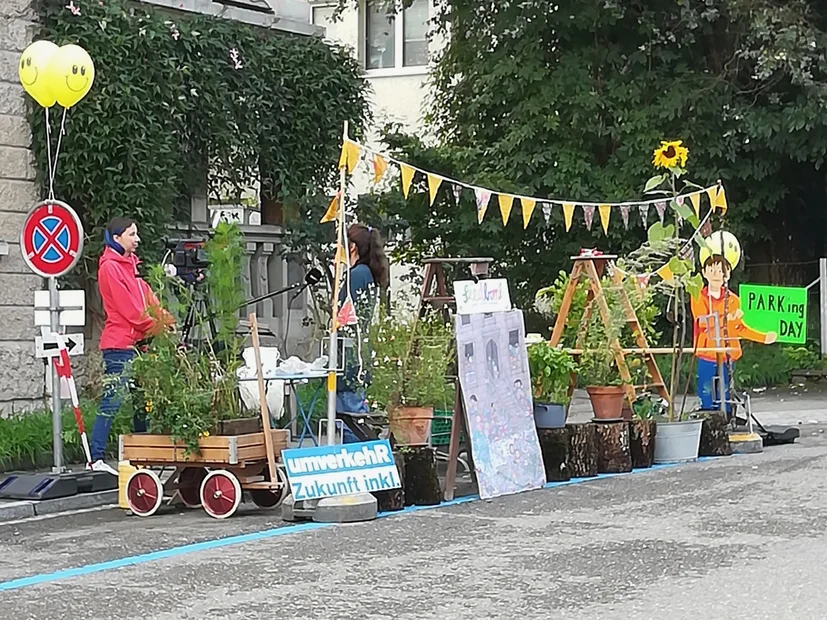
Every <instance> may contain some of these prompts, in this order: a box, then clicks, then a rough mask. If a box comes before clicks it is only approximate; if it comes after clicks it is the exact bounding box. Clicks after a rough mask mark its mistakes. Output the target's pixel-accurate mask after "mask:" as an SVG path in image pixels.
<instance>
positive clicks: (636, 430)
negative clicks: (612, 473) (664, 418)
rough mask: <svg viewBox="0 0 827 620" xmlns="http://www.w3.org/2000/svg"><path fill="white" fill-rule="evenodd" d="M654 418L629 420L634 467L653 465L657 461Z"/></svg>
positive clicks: (630, 447)
mask: <svg viewBox="0 0 827 620" xmlns="http://www.w3.org/2000/svg"><path fill="white" fill-rule="evenodd" d="M656 429H657V423H656V422H655V421H654V420H637V419H635V420H631V421H630V422H629V451H630V452H631V453H632V467H633V468H635V469H637V468H641V467H651V466H652V463H654V462H655V431H656Z"/></svg>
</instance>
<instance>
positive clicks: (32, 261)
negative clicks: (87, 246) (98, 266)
mask: <svg viewBox="0 0 827 620" xmlns="http://www.w3.org/2000/svg"><path fill="white" fill-rule="evenodd" d="M20 249H21V250H22V252H23V260H24V261H26V264H27V265H28V266H29V269H31V270H32V271H34V272H35V273H36V274H38V275H41V276H43V277H44V278H57V277H60V276H62V275H64V274H65V273H68V272H69V271H70V270H71V269H72V267H74V266H75V263H77V262H78V260H79V259H80V253H81V252H82V251H83V226H82V225H81V223H80V218H79V217H78V214H77V213H75V212H74V210H73V209H72V207H70V206H69V205H67V204H66V203H65V202H61V201H59V200H45V201H43V202H41V203H39V204H36V205H35V206H34V207H33V208H32V210H31V211H29V215H28V216H27V217H26V223H25V224H23V232H22V233H21V234H20Z"/></svg>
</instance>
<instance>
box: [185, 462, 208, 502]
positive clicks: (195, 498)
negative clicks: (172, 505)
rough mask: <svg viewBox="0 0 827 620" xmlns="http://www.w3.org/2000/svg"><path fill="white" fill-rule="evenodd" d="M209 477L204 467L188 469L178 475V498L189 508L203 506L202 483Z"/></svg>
mask: <svg viewBox="0 0 827 620" xmlns="http://www.w3.org/2000/svg"><path fill="white" fill-rule="evenodd" d="M206 477H207V470H206V468H204V467H187V468H185V469H184V471H182V472H181V473H180V474H179V475H178V497H180V498H181V503H182V504H184V506H186V507H187V508H199V507H200V506H201V483H202V482H204V478H206Z"/></svg>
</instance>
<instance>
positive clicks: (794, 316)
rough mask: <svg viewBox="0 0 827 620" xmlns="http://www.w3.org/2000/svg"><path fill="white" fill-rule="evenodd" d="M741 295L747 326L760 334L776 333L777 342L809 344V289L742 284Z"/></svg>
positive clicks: (739, 292)
mask: <svg viewBox="0 0 827 620" xmlns="http://www.w3.org/2000/svg"><path fill="white" fill-rule="evenodd" d="M738 296H739V297H740V299H741V310H743V311H744V323H745V324H746V325H748V326H749V327H751V328H752V329H755V330H758V331H760V332H765V333H766V332H775V333H776V334H778V342H786V343H790V344H804V343H805V342H806V340H807V289H806V288H803V287H792V286H763V285H758V284H742V285H741V286H740V287H739V288H738Z"/></svg>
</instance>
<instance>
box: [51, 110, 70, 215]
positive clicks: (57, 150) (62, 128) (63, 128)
mask: <svg viewBox="0 0 827 620" xmlns="http://www.w3.org/2000/svg"><path fill="white" fill-rule="evenodd" d="M67 110H68V108H63V116H61V118H60V133H59V134H58V135H57V147H56V148H55V163H54V166H53V167H52V181H54V178H55V176H56V175H57V157H58V155H60V141H61V139H62V138H63V134H64V132H65V131H66V111H67ZM50 192H51V193H50V195H49V198H50V199H53V198H54V197H55V196H54V190H53V189H51V190H50Z"/></svg>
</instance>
